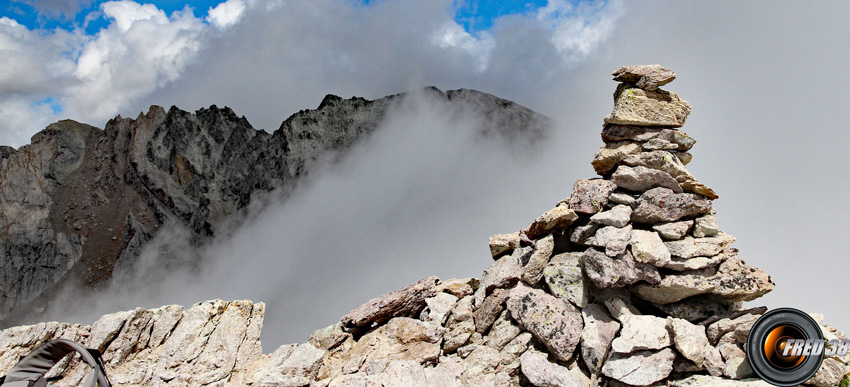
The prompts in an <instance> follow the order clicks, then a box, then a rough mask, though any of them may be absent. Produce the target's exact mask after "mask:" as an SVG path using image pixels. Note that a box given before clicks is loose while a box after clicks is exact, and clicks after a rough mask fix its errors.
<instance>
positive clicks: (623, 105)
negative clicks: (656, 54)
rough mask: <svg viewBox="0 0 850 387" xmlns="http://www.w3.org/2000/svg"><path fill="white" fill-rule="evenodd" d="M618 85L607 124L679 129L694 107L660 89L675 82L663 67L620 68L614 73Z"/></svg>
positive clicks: (606, 119)
mask: <svg viewBox="0 0 850 387" xmlns="http://www.w3.org/2000/svg"><path fill="white" fill-rule="evenodd" d="M613 75H614V80H615V81H619V82H620V85H619V86H617V91H615V92H614V110H613V111H611V114H610V115H608V117H605V123H606V124H611V125H630V126H655V127H667V128H678V127H681V126H682V125H684V124H685V119H686V118H688V114H690V113H691V105H690V104H688V102H687V101H684V100H682V99H680V98H679V96H678V95H677V94H676V93H674V92H672V91H667V90H663V89H660V88H658V86H661V85H665V84H667V83H669V82H671V81H672V80H673V79H674V78H676V74H675V73H673V72H672V71H670V69H668V68H666V67H664V66H661V65H641V66H629V67H621V68H620V69H619V70H617V71H615V72H614V73H613Z"/></svg>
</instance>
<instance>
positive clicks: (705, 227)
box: [693, 215, 720, 238]
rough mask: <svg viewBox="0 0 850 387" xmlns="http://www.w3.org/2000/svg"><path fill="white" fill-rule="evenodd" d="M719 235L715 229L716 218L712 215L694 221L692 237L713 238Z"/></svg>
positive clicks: (718, 231) (717, 229) (716, 228)
mask: <svg viewBox="0 0 850 387" xmlns="http://www.w3.org/2000/svg"><path fill="white" fill-rule="evenodd" d="M719 233H720V229H719V228H718V227H717V217H716V216H714V215H706V216H703V217H701V218H696V219H694V232H693V235H694V236H695V237H697V238H703V237H713V236H716V235H717V234H719Z"/></svg>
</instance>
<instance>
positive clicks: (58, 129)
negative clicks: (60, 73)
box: [0, 88, 551, 326]
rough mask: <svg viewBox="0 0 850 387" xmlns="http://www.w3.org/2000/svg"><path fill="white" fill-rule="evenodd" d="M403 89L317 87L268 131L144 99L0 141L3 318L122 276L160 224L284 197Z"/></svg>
mask: <svg viewBox="0 0 850 387" xmlns="http://www.w3.org/2000/svg"><path fill="white" fill-rule="evenodd" d="M419 93H424V94H428V95H429V96H431V97H435V98H440V99H444V100H448V101H449V102H450V103H451V106H453V107H455V108H456V109H458V110H459V111H460V110H467V111H474V112H476V113H478V114H480V115H481V116H483V117H485V119H484V121H483V124H482V126H481V127H480V128H479V132H480V133H481V135H484V136H491V137H492V136H496V137H501V138H504V139H505V140H506V141H510V142H512V143H535V142H537V141H540V140H541V139H543V138H545V137H546V134H547V132H548V131H549V128H550V127H551V122H550V120H549V119H548V118H546V117H545V116H542V115H540V114H538V113H535V112H533V111H531V110H529V109H527V108H525V107H522V106H520V105H517V104H515V103H513V102H510V101H507V100H503V99H500V98H497V97H495V96H492V95H489V94H486V93H481V92H477V91H473V90H453V91H448V92H445V93H444V92H442V91H439V90H437V89H434V88H428V89H425V90H423V91H421V92H419ZM407 97H408V94H399V95H393V96H389V97H385V98H381V99H378V100H374V101H370V100H366V99H363V98H356V97H355V98H351V99H343V98H340V97H337V96H334V95H328V96H326V97H325V98H324V99H323V100H322V102H321V103H320V105H319V107H318V108H317V109H315V110H303V111H300V112H298V113H296V114H294V115H292V116H291V117H289V118H288V119H286V120H285V121H284V122H283V123H282V124H281V126H280V128H279V129H278V130H276V131H274V132H273V133H271V134H269V133H267V132H265V131H262V130H257V129H254V128H253V127H252V126H251V125H250V123H249V122H248V120H247V119H246V118H245V117H239V116H238V115H236V114H235V113H234V112H233V111H232V110H231V109H229V108H227V107H225V108H218V107H216V106H211V107H209V108H206V109H200V110H198V111H196V112H195V113H194V114H193V113H189V112H186V111H183V110H180V109H178V108H176V107H172V108H171V109H169V110H168V111H166V110H165V109H163V108H161V107H159V106H152V107H151V108H150V110H149V111H148V112H147V113H145V114H140V115H139V116H138V117H136V118H135V119H130V118H123V117H120V116H119V117H116V118H115V119H112V120H110V121H109V122H108V123H107V124H106V126H105V128H104V129H103V130H101V129H98V128H95V127H92V126H90V125H86V124H81V123H77V122H74V121H70V120H64V121H60V122H57V123H54V124H51V125H50V126H48V127H47V128H46V129H44V130H43V131H41V132H39V133H38V134H36V135H35V136H33V140H32V144H30V145H27V146H23V147H21V148H20V149H17V150H14V149H12V148H9V147H2V148H0V177H2V179H0V208H2V209H3V211H2V213H0V254H2V255H1V256H0V280H1V281H0V294H2V298H0V321H2V326H10V325H14V324H15V323H16V322H19V321H23V319H25V318H29V317H32V316H33V315H37V314H38V313H40V312H41V311H43V310H44V309H45V308H46V306H47V305H48V304H49V302H50V300H51V299H53V298H54V297H55V295H56V294H57V293H59V292H63V291H65V290H66V289H70V288H78V287H79V286H82V287H83V288H89V289H93V288H98V287H102V286H103V285H104V284H106V283H108V281H109V280H110V278H112V276H113V274H114V273H115V272H116V271H118V270H132V268H133V265H134V264H135V262H136V258H137V257H138V255H139V253H140V251H141V249H142V248H143V246H145V244H146V243H147V242H148V241H150V240H151V239H152V238H153V236H154V235H155V234H156V232H157V230H159V229H160V227H161V226H162V225H163V224H165V223H166V222H175V223H178V224H181V225H183V226H185V227H186V228H188V229H189V230H191V233H192V235H193V236H192V238H193V239H194V240H195V241H196V242H199V241H201V240H203V239H205V238H209V237H212V236H214V235H216V234H217V233H220V232H221V231H222V230H219V228H220V227H221V226H222V224H223V223H224V222H226V221H231V220H234V219H236V220H234V221H238V214H239V213H240V212H241V211H242V210H243V209H245V208H246V206H248V204H249V203H250V202H251V198H252V195H255V194H256V193H259V192H268V191H271V190H274V189H279V190H280V192H281V193H282V194H283V195H286V194H287V193H288V192H291V190H292V189H293V188H294V187H295V185H296V184H297V182H298V181H300V180H301V179H302V178H303V177H305V176H306V175H308V174H309V172H310V170H311V169H312V168H314V167H315V165H316V164H317V163H318V162H319V160H325V159H327V160H331V161H333V160H335V159H339V158H340V157H343V156H344V154H345V151H346V150H348V149H350V148H351V147H352V146H353V145H354V144H356V143H358V142H359V141H361V139H362V138H365V137H366V136H368V135H369V134H371V133H372V132H374V131H375V130H376V129H378V128H379V127H380V125H381V122H382V121H383V119H384V117H385V115H386V114H387V112H388V111H389V109H391V108H392V106H394V104H396V103H397V102H399V101H401V100H403V99H405V98H407ZM447 114H452V112H447ZM175 264H176V263H175Z"/></svg>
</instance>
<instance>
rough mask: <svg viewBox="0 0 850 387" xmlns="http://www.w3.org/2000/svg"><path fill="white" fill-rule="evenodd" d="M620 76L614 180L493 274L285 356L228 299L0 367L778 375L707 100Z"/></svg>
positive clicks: (569, 376) (566, 208)
mask: <svg viewBox="0 0 850 387" xmlns="http://www.w3.org/2000/svg"><path fill="white" fill-rule="evenodd" d="M614 76H615V77H614V79H615V80H617V81H620V82H621V83H620V85H619V86H618V87H617V91H616V93H615V94H614V102H615V104H614V110H613V112H612V113H611V114H610V115H609V116H608V117H607V118H606V119H605V124H604V127H603V130H602V139H603V141H604V142H605V145H604V146H603V147H602V148H601V149H600V150H599V152H598V153H597V154H596V156H595V157H594V159H593V162H592V164H593V167H594V169H595V170H596V172H597V173H599V174H600V175H601V176H602V178H595V179H588V180H579V181H577V182H576V183H575V185H574V187H573V192H572V194H571V195H570V197H568V198H567V199H564V200H563V201H561V202H560V203H558V204H557V205H556V206H555V208H553V209H551V210H550V211H547V212H545V213H544V214H543V215H541V216H540V217H538V218H537V219H536V220H534V221H533V222H532V223H531V225H530V226H528V227H527V228H525V229H523V230H521V231H519V232H516V233H513V234H504V235H495V236H493V237H491V238H490V252H491V254H492V256H493V258H494V260H495V262H494V263H493V264H492V265H491V266H490V267H489V268H487V269H486V270H485V271H484V273H483V275H482V277H481V278H480V279H475V278H467V279H453V280H448V281H440V280H439V279H437V278H435V277H431V278H427V279H423V280H421V281H419V282H417V283H415V284H412V285H409V286H406V287H404V288H402V289H399V290H396V291H394V292H391V293H388V294H385V295H383V296H380V297H377V298H375V299H373V300H370V301H369V302H367V303H365V304H363V305H362V306H360V307H359V308H357V309H355V310H353V311H351V312H350V313H348V314H347V315H345V316H344V317H343V318H342V319H341V321H340V322H339V323H337V324H335V325H332V326H329V327H327V328H324V329H320V330H317V331H315V332H314V333H313V334H312V335H311V336H310V337H309V338H308V340H307V341H308V342H307V343H303V344H300V345H299V344H293V345H285V346H282V347H280V348H278V349H277V350H276V351H274V352H273V353H271V354H268V355H262V354H261V353H259V352H260V351H259V348H258V347H259V326H261V321H262V312H263V307H262V305H261V304H258V305H251V304H250V303H233V304H232V305H231V304H229V303H222V302H220V301H216V302H212V303H204V304H199V305H196V306H195V307H193V308H191V309H188V310H186V311H183V310H182V308H176V307H173V308H171V307H164V308H160V309H157V310H151V311H145V310H141V309H139V310H136V311H132V312H124V313H117V314H114V315H109V316H104V317H103V318H101V320H99V321H98V322H97V323H95V324H94V325H93V326H91V327H82V326H74V327H70V326H68V325H67V324H64V325H63V324H58V323H48V324H47V325H44V324H39V325H35V326H30V327H17V328H11V329H8V330H6V331H2V332H0V348H13V349H11V350H7V351H6V353H0V365H2V366H9V367H10V366H11V364H13V363H12V360H13V359H17V356H19V355H21V354H22V351H25V350H29V349H30V348H31V347H34V346H35V345H37V344H40V343H41V342H43V341H44V340H47V339H51V338H55V337H63V336H69V337H68V338H72V339H78V340H81V341H83V342H84V343H87V344H88V345H90V346H92V347H94V348H98V349H100V350H101V351H104V352H105V354H104V357H105V359H106V361H107V367H108V368H110V369H111V370H113V371H114V372H112V373H111V376H112V377H113V378H114V380H116V381H118V382H119V383H120V384H122V385H132V386H183V385H193V386H194V385H219V386H220V385H224V386H237V385H251V386H316V387H327V386H333V387H336V386H405V387H414V386H458V387H460V386H463V387H472V386H532V385H533V386H541V387H542V386H582V387H588V386H593V387H597V386H609V387H616V386H649V385H667V386H717V387H719V386H765V387H767V386H769V385H768V384H767V383H765V382H763V381H760V380H758V379H757V378H755V377H754V375H753V372H752V369H750V367H749V362H748V360H747V354H746V353H745V351H744V345H743V344H744V343H745V342H746V339H747V335H748V333H749V330H750V328H751V326H752V324H753V323H754V322H755V321H756V320H757V319H758V317H759V316H760V315H761V314H763V313H764V312H765V310H766V309H765V308H763V307H761V308H749V309H742V302H743V301H750V300H753V299H756V298H758V297H760V296H762V295H764V294H765V293H767V292H769V291H771V290H772V289H773V288H774V284H773V282H772V281H771V279H770V277H769V276H768V275H767V274H765V273H764V272H762V271H761V270H759V269H757V268H755V267H752V266H749V265H747V264H746V263H745V262H744V261H743V260H742V259H741V258H740V257H738V251H737V250H736V249H734V248H731V247H730V245H731V244H732V243H733V242H734V241H735V238H734V237H732V236H731V235H728V234H725V233H723V232H721V231H720V229H719V228H718V226H717V219H716V214H715V211H714V210H713V209H712V200H714V199H716V198H717V194H716V193H715V192H714V191H713V190H712V189H711V188H709V187H708V186H706V185H704V184H702V183H700V182H699V181H697V179H696V178H695V177H694V176H693V175H692V174H691V173H690V172H688V170H687V168H686V167H685V165H686V164H687V163H688V162H689V161H690V159H691V155H690V153H688V151H689V150H690V149H691V147H692V146H693V145H694V143H695V141H694V140H693V139H692V138H691V137H689V136H688V135H687V134H685V133H684V132H683V131H681V130H679V129H677V128H679V127H681V126H682V125H683V124H684V122H685V119H686V117H687V115H688V113H690V110H691V107H690V105H688V103H687V102H685V101H683V100H681V99H679V97H678V96H677V95H676V94H675V93H672V92H669V91H665V90H662V89H660V88H659V86H662V85H664V84H667V83H669V82H670V81H672V80H673V78H675V74H674V73H673V72H671V71H670V70H668V69H666V68H664V67H661V66H658V65H654V66H633V67H624V68H621V69H619V70H617V71H616V72H615V73H614ZM237 306H238V307H237ZM241 315H244V316H248V317H244V318H241V319H240V317H239V316H241ZM180 316H182V317H180ZM178 317H179V318H178ZM815 318H816V319H817V320H818V321H820V319H821V318H822V317H820V316H816V317H815ZM51 324H53V325H51ZM822 330H823V332H824V336H825V337H826V338H827V339H833V338H838V339H845V338H846V336H844V334H843V333H841V332H840V331H838V330H837V329H835V328H834V327H831V326H823V327H822ZM68 332H76V333H74V334H69V333H68ZM228 337H230V338H233V340H228V339H227V338H228ZM234 343H235V344H234ZM240 343H241V344H240ZM181 348H184V350H182V351H181ZM848 361H850V355H848V356H845V357H843V358H827V359H825V361H824V363H823V366H822V367H821V369H820V371H819V372H818V373H817V374H816V375H815V376H814V377H813V378H812V379H811V380H809V381H808V384H811V385H816V386H835V385H838V383H839V382H840V381H841V379H842V378H843V377H844V375H845V374H846V373H847V371H848V367H847V364H848ZM63 367H65V368H64V369H65V370H64V371H63V370H61V369H60V370H57V371H55V374H57V375H68V377H66V378H65V379H64V380H61V381H59V382H57V383H56V384H58V385H74V381H78V380H79V378H80V377H81V376H80V375H81V368H80V367H79V366H71V365H68V364H66V365H64V366H63ZM74 375H77V376H76V377H75V376H74Z"/></svg>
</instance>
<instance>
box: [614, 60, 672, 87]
mask: <svg viewBox="0 0 850 387" xmlns="http://www.w3.org/2000/svg"><path fill="white" fill-rule="evenodd" d="M611 75H613V76H614V80H615V81H617V82H626V83H632V84H634V85H635V86H637V87H640V88H641V89H644V90H649V91H652V90H655V89H658V87H659V86H664V85H666V84H668V83H670V82H673V80H674V79H676V73H674V72H673V71H671V70H670V69H668V68H666V67H664V66H662V65H659V64H653V65H637V66H623V67H620V68H619V69H617V71H614V72H613V73H612V74H611Z"/></svg>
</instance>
